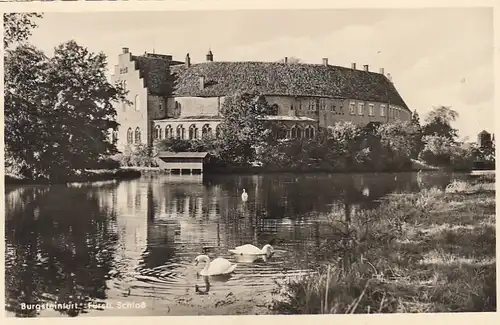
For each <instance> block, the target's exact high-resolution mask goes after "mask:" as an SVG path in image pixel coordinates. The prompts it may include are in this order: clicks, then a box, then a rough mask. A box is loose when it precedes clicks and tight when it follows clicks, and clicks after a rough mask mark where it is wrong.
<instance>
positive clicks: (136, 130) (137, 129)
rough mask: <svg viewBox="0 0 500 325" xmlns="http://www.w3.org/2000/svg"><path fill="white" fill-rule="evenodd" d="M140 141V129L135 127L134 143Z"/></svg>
mask: <svg viewBox="0 0 500 325" xmlns="http://www.w3.org/2000/svg"><path fill="white" fill-rule="evenodd" d="M140 143H141V129H140V128H139V127H137V128H136V129H135V144H140Z"/></svg>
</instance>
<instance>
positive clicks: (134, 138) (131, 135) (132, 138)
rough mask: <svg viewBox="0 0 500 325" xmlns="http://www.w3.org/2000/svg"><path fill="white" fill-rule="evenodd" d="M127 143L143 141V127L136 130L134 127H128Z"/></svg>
mask: <svg viewBox="0 0 500 325" xmlns="http://www.w3.org/2000/svg"><path fill="white" fill-rule="evenodd" d="M127 143H128V144H132V143H135V144H140V143H141V129H140V128H139V127H137V128H136V129H135V132H134V131H133V130H132V128H128V130H127Z"/></svg>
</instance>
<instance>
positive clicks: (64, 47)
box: [4, 41, 125, 179]
mask: <svg viewBox="0 0 500 325" xmlns="http://www.w3.org/2000/svg"><path fill="white" fill-rule="evenodd" d="M106 64H107V62H106V56H105V55H104V54H103V53H99V54H95V53H92V52H89V51H88V50H87V49H86V48H84V47H81V46H79V45H78V44H77V43H76V42H74V41H70V42H67V43H64V44H61V45H59V46H58V47H56V48H55V52H54V56H53V57H47V56H46V55H45V54H44V53H43V52H42V51H40V50H38V49H36V48H35V47H33V46H30V45H20V46H18V47H16V48H15V49H13V50H7V51H6V58H5V88H4V95H5V147H6V152H7V153H8V154H9V155H11V156H12V157H13V158H14V159H17V160H19V161H21V162H23V164H24V165H25V166H26V168H23V170H22V174H23V176H26V177H31V178H37V177H43V178H49V179H55V178H61V177H62V178H64V177H66V176H68V175H70V174H72V173H73V172H74V171H75V170H78V169H84V168H87V166H89V165H91V164H92V163H93V162H95V161H97V160H99V158H101V157H103V156H105V155H110V154H113V153H115V152H116V148H115V145H114V144H113V143H112V142H111V139H110V137H109V130H111V129H112V130H114V129H116V127H117V123H116V122H115V115H116V112H115V109H114V107H113V102H116V101H119V100H125V97H124V96H125V91H124V90H123V88H121V86H120V85H116V86H113V85H111V84H110V83H109V82H108V81H107V78H106Z"/></svg>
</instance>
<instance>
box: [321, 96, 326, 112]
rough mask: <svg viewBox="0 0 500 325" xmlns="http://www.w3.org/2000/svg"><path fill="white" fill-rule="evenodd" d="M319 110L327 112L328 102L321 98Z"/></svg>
mask: <svg viewBox="0 0 500 325" xmlns="http://www.w3.org/2000/svg"><path fill="white" fill-rule="evenodd" d="M319 109H320V110H322V111H324V110H326V100H325V99H324V98H320V100H319Z"/></svg>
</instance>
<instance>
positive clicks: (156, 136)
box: [153, 125, 161, 140]
mask: <svg viewBox="0 0 500 325" xmlns="http://www.w3.org/2000/svg"><path fill="white" fill-rule="evenodd" d="M153 137H154V139H155V140H158V139H161V128H160V126H159V125H157V126H155V131H154V133H153Z"/></svg>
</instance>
